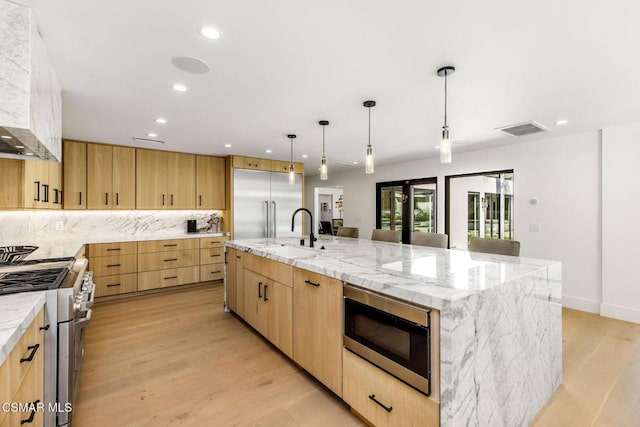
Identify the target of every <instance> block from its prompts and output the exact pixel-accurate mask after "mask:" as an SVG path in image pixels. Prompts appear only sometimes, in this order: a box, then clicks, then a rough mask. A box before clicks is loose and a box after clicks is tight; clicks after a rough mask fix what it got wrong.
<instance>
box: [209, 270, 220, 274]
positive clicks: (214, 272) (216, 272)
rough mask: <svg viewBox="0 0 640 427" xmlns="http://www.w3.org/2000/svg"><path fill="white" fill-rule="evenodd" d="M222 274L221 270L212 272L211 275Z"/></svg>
mask: <svg viewBox="0 0 640 427" xmlns="http://www.w3.org/2000/svg"><path fill="white" fill-rule="evenodd" d="M216 273H222V271H220V270H216V271H212V272H211V274H216Z"/></svg>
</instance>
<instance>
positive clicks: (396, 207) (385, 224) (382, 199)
mask: <svg viewBox="0 0 640 427" xmlns="http://www.w3.org/2000/svg"><path fill="white" fill-rule="evenodd" d="M378 199H379V200H378V202H379V203H380V210H379V213H380V215H381V218H380V225H379V226H378V228H380V229H382V230H402V206H403V202H404V193H403V192H402V187H401V186H395V185H391V186H387V187H382V188H381V189H380V195H379V196H378Z"/></svg>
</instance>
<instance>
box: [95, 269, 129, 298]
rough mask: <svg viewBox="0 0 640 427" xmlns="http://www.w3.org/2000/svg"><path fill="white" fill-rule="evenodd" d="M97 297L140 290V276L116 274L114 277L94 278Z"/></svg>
mask: <svg viewBox="0 0 640 427" xmlns="http://www.w3.org/2000/svg"><path fill="white" fill-rule="evenodd" d="M93 283H94V284H95V285H96V297H106V296H109V295H119V294H127V293H130V292H136V291H137V290H138V274H137V273H129V274H116V275H113V276H100V277H98V276H94V277H93Z"/></svg>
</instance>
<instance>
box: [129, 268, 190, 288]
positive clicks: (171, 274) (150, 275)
mask: <svg viewBox="0 0 640 427" xmlns="http://www.w3.org/2000/svg"><path fill="white" fill-rule="evenodd" d="M199 280H200V267H199V266H197V265H196V266H192V267H179V268H168V269H163V270H155V271H144V272H141V273H138V290H139V291H146V290H149V289H158V288H167V287H169V286H179V285H187V284H189V283H197V282H198V281H199Z"/></svg>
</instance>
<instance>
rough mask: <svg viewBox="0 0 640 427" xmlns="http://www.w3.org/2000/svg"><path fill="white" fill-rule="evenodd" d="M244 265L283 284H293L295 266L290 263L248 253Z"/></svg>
mask: <svg viewBox="0 0 640 427" xmlns="http://www.w3.org/2000/svg"><path fill="white" fill-rule="evenodd" d="M244 266H245V268H248V269H249V270H251V271H255V272H256V273H260V274H262V275H263V276H265V277H268V278H269V279H273V280H275V281H276V282H280V283H282V284H283V285H286V286H289V287H291V286H293V267H292V266H290V265H287V264H283V263H281V262H276V261H271V260H270V259H267V258H263V257H260V256H256V255H251V254H249V253H247V254H245V257H244Z"/></svg>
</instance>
